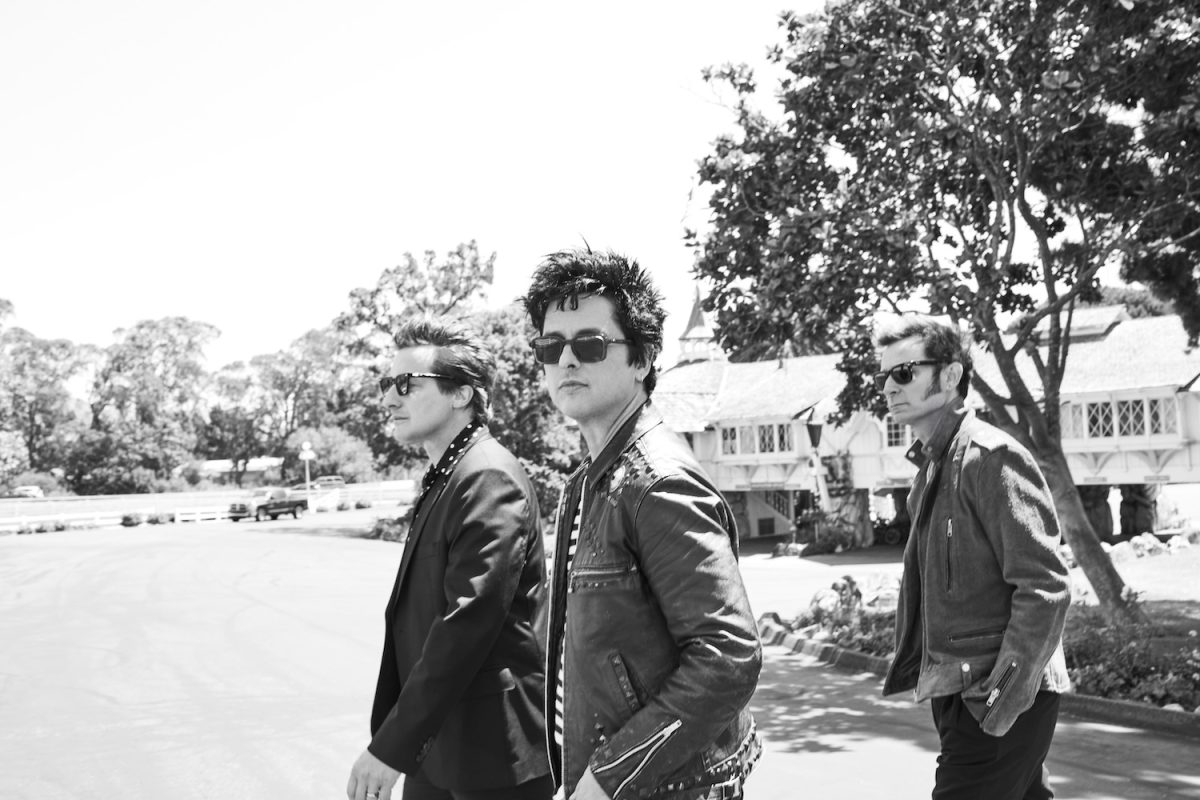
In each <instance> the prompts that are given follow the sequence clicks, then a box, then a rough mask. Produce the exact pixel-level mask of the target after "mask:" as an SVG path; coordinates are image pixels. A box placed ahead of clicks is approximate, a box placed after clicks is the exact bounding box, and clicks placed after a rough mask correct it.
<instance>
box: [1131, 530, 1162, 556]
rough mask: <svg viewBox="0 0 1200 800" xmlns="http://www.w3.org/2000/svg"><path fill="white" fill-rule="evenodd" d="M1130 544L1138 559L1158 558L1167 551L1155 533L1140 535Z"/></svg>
mask: <svg viewBox="0 0 1200 800" xmlns="http://www.w3.org/2000/svg"><path fill="white" fill-rule="evenodd" d="M1129 543H1130V544H1132V545H1133V550H1134V552H1135V553H1137V555H1138V558H1141V557H1143V556H1156V555H1159V554H1160V553H1165V552H1166V551H1167V548H1166V547H1165V546H1163V543H1162V542H1160V541H1159V540H1158V537H1156V536H1155V535H1154V534H1153V533H1139V534H1138V535H1137V536H1135V537H1133V539H1131V540H1130V542H1129Z"/></svg>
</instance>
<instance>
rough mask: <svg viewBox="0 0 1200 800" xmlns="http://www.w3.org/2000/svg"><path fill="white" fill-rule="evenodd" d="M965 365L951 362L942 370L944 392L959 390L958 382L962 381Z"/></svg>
mask: <svg viewBox="0 0 1200 800" xmlns="http://www.w3.org/2000/svg"><path fill="white" fill-rule="evenodd" d="M962 376H963V365H962V364H960V363H959V362H957V361H951V362H950V363H949V364H947V365H946V368H945V369H943V370H942V391H943V392H949V391H954V390H956V389H957V388H958V382H959V381H960V380H962Z"/></svg>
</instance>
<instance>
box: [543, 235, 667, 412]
mask: <svg viewBox="0 0 1200 800" xmlns="http://www.w3.org/2000/svg"><path fill="white" fill-rule="evenodd" d="M589 295H598V296H600V297H607V298H608V299H609V300H611V301H612V303H613V305H614V306H615V307H616V321H617V325H619V326H620V328H621V336H622V337H623V338H625V339H629V340H630V341H631V342H632V344H631V345H630V346H629V363H630V364H634V365H636V366H639V367H644V366H649V368H650V371H649V372H647V373H646V378H645V380H644V381H643V382H642V385H643V386H644V387H645V389H646V394H647V395H649V394H651V393H652V392H653V391H654V387H655V385H656V384H657V383H658V373H657V370H656V368H655V366H654V361H655V359H657V358H658V355H659V353H661V352H662V346H663V320H664V319H666V316H667V312H666V311H664V310H663V298H662V294H660V293H659V291H658V289H656V288H655V287H654V283H653V281H651V280H650V275H649V273H647V272H646V270H644V269H642V268H641V267H640V266H638V263H637V262H636V261H634V260H632V259H630V258H627V257H625V256H622V255H619V254H617V253H614V252H613V251H611V250H609V251H607V252H602V253H601V252H596V251H593V250H592V249H591V248H590V247H587V248H582V249H575V250H560V251H559V252H557V253H551V254H550V255H548V256H546V258H545V260H543V261H542V263H541V264H539V265H538V267H537V269H536V270H534V273H533V282H532V283H531V284H530V286H529V292H528V293H527V294H526V295H525V296H524V297H523V298H521V300H522V302H523V303H524V305H525V311H526V312H527V313H528V314H529V319H530V320H531V321H532V322H533V327H534V328H536V329H537V331H538V333H541V332H542V331H543V330H544V327H545V324H546V312H547V311H548V310H549V309H550V306H551V304H554V306H555V308H558V309H563V308H568V307H569V308H572V309H573V308H578V306H579V298H581V297H587V296H589Z"/></svg>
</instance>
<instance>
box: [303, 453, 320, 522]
mask: <svg viewBox="0 0 1200 800" xmlns="http://www.w3.org/2000/svg"><path fill="white" fill-rule="evenodd" d="M316 457H317V454H316V453H314V452H313V449H312V442H304V443H303V444H302V445H300V460H301V461H303V462H304V505H305V507H306V510H308V511H312V510H313V507H312V483H311V482H310V481H309V479H308V462H310V461H312V460H313V459H314V458H316Z"/></svg>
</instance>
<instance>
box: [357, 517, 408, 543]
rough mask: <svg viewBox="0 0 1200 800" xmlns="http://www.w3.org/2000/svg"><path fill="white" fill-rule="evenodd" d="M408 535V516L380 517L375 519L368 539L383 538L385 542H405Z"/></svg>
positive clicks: (368, 533)
mask: <svg viewBox="0 0 1200 800" xmlns="http://www.w3.org/2000/svg"><path fill="white" fill-rule="evenodd" d="M407 537H408V516H407V515H406V516H404V517H400V518H399V519H397V518H389V517H380V518H378V519H376V520H375V524H374V525H372V526H371V530H370V531H368V532H367V537H366V538H368V539H382V540H383V541H385V542H403V541H404V540H405V539H406V538H407Z"/></svg>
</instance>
